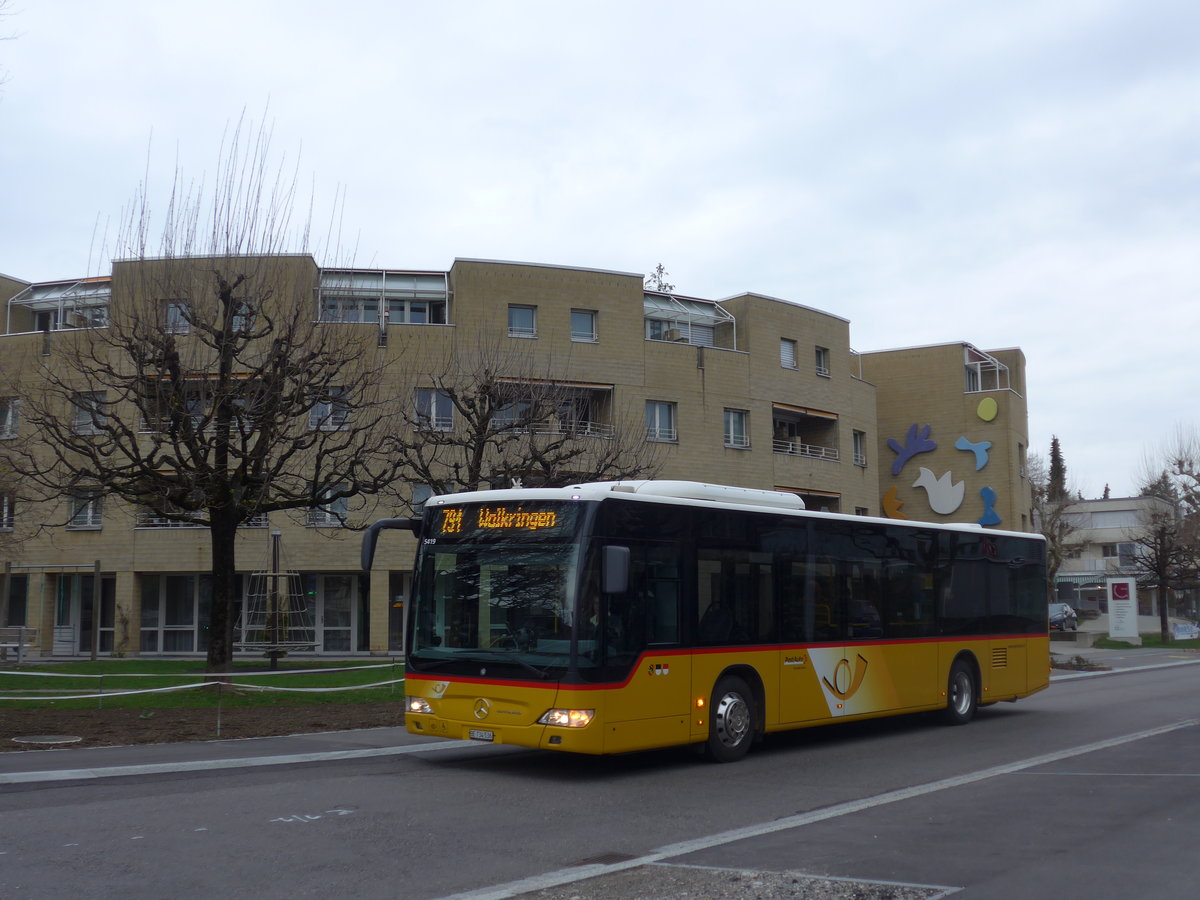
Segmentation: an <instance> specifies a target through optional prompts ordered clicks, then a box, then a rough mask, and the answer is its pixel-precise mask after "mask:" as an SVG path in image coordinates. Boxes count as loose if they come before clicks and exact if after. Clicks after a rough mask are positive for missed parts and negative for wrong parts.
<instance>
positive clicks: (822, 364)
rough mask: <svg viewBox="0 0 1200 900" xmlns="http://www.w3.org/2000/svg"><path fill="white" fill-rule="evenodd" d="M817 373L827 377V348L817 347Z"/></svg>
mask: <svg viewBox="0 0 1200 900" xmlns="http://www.w3.org/2000/svg"><path fill="white" fill-rule="evenodd" d="M817 374H818V375H824V376H825V377H826V378H828V377H829V348H828V347H818V348H817Z"/></svg>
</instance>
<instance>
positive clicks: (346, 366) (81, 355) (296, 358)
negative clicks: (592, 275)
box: [9, 125, 398, 671]
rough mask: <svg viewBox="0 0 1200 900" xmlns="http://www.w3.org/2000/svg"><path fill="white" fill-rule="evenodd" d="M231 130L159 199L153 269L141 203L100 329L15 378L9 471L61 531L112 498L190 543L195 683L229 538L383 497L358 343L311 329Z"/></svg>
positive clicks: (251, 166)
mask: <svg viewBox="0 0 1200 900" xmlns="http://www.w3.org/2000/svg"><path fill="white" fill-rule="evenodd" d="M268 143H269V140H268V136H267V135H266V133H265V132H263V131H262V130H259V131H258V133H257V135H256V136H254V138H253V139H252V140H251V142H250V144H249V146H243V144H242V127H241V126H240V125H239V127H238V129H237V130H236V131H235V132H234V134H233V139H232V141H231V142H230V144H229V147H228V148H227V149H226V150H225V151H224V152H223V154H222V158H221V165H220V167H219V170H218V177H217V180H216V183H215V187H214V189H213V190H212V191H211V193H209V192H206V191H204V190H203V189H197V190H195V191H190V192H183V191H181V190H177V191H176V192H175V193H174V194H173V195H172V198H171V203H170V205H169V207H168V211H167V217H166V223H165V225H164V227H163V231H162V234H161V242H160V244H159V247H158V250H157V252H156V253H154V252H151V250H150V246H149V244H150V241H149V233H150V229H149V227H148V225H149V205H148V203H147V200H146V195H145V192H144V191H143V192H142V193H141V194H140V196H139V198H138V202H136V203H135V205H134V209H133V214H132V216H131V218H130V221H129V227H128V229H127V231H126V233H125V234H124V235H123V236H122V247H121V249H122V250H123V251H125V254H126V258H125V259H124V260H122V261H119V262H116V263H114V266H113V278H112V285H113V294H112V298H111V303H110V308H109V313H108V319H107V322H104V323H96V322H93V323H90V324H91V325H93V326H95V325H100V324H102V325H103V327H87V328H80V329H78V330H74V331H64V332H54V333H52V334H48V335H47V345H46V348H45V352H44V354H43V355H40V356H37V357H35V358H32V359H29V360H26V361H25V364H24V369H25V370H26V372H27V373H29V372H32V374H31V375H30V376H29V377H28V378H27V380H26V392H25V398H24V404H23V407H22V409H23V419H24V424H25V426H26V432H27V434H28V437H27V438H23V439H22V442H21V443H20V444H19V445H16V446H14V447H11V448H10V453H9V462H10V465H11V467H12V469H13V470H14V471H15V472H16V473H17V474H19V475H20V477H21V479H22V483H23V484H24V485H25V486H26V487H27V488H28V489H29V490H31V491H33V492H36V493H37V494H38V495H39V496H40V499H42V500H43V502H50V501H51V500H52V498H54V497H59V496H65V497H68V498H72V499H71V501H70V505H71V508H70V509H68V510H66V511H65V513H63V514H62V515H61V516H60V517H59V519H58V520H57V521H56V522H54V523H51V524H62V523H63V522H64V521H66V520H67V517H70V516H71V515H73V514H75V515H77V514H78V513H79V511H80V510H81V509H84V510H86V509H87V508H88V504H99V503H101V502H102V501H103V499H105V498H107V497H116V498H119V499H120V500H122V501H124V502H126V503H128V504H131V505H132V506H133V507H134V508H135V509H136V510H138V513H139V515H144V516H150V517H154V518H156V519H160V520H168V521H183V522H188V523H192V524H198V525H203V526H206V527H207V528H208V531H209V534H210V536H211V539H212V577H213V591H212V613H211V620H210V623H209V626H210V631H209V640H208V663H207V664H208V667H209V671H222V670H224V669H225V668H226V667H227V666H228V665H229V662H230V660H231V655H232V642H233V624H234V623H233V620H232V609H233V604H234V601H235V599H236V590H237V575H236V573H237V563H236V557H235V546H236V543H235V537H236V534H237V529H238V527H239V526H241V525H244V524H246V523H247V522H249V521H251V520H252V519H254V518H256V517H262V516H264V515H266V514H269V513H272V512H279V511H293V512H296V511H303V510H310V509H314V508H323V509H326V510H331V509H338V508H340V501H342V500H344V499H346V498H361V497H364V496H369V495H373V494H379V493H381V492H384V491H386V490H388V489H389V487H390V486H391V485H392V483H393V481H394V479H395V477H396V474H397V471H398V463H397V461H396V460H395V459H394V458H392V457H391V456H389V454H388V453H386V452H385V450H386V447H387V443H388V441H389V440H390V436H391V434H392V433H393V432H394V430H395V426H396V423H395V422H394V421H393V419H394V412H392V411H391V410H393V409H394V404H389V403H386V402H384V400H383V399H382V398H381V396H380V390H379V385H380V379H381V375H382V372H383V367H384V362H385V360H384V357H383V356H382V352H383V351H382V350H381V349H380V348H379V347H378V343H379V341H378V339H377V335H376V333H375V332H374V330H373V329H355V328H354V327H353V326H344V325H337V324H332V323H320V322H317V321H316V318H317V317H316V310H317V303H316V288H317V285H318V280H319V272H318V270H317V268H316V266H315V265H314V263H313V260H312V258H311V257H310V256H297V255H288V254H287V253H286V252H285V251H287V250H301V249H303V247H304V245H305V243H306V240H307V225H306V224H303V225H302V227H301V228H300V229H299V230H297V231H293V229H292V227H291V209H292V204H293V197H294V190H293V188H294V179H291V180H289V179H288V178H287V177H286V176H282V175H280V174H279V171H280V170H279V169H277V168H275V167H273V166H272V165H270V164H269V162H268V157H269V152H268V150H269V148H268Z"/></svg>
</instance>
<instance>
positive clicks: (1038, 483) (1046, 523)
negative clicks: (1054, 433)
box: [1028, 439, 1078, 602]
mask: <svg viewBox="0 0 1200 900" xmlns="http://www.w3.org/2000/svg"><path fill="white" fill-rule="evenodd" d="M1055 440H1056V441H1057V439H1055ZM1055 446H1057V444H1056V445H1055ZM1028 465H1029V469H1028V471H1029V484H1030V487H1031V488H1032V491H1033V524H1034V528H1036V529H1037V530H1038V531H1039V532H1040V533H1041V534H1042V535H1044V536H1045V538H1046V599H1047V602H1053V601H1054V600H1055V599H1057V595H1056V590H1055V585H1056V582H1057V579H1058V571H1059V569H1061V568H1062V564H1063V560H1065V559H1066V558H1067V552H1068V550H1069V541H1070V538H1071V536H1072V535H1073V534H1074V533H1075V532H1076V531H1077V530H1078V529H1077V527H1076V525H1075V523H1074V522H1073V521H1072V519H1071V516H1070V513H1069V512H1068V510H1069V508H1070V506H1071V504H1072V502H1073V500H1072V497H1071V492H1070V491H1068V490H1067V489H1066V485H1065V481H1053V482H1052V480H1051V477H1050V470H1049V469H1048V468H1047V465H1046V463H1045V461H1044V460H1043V459H1042V457H1041V456H1039V455H1038V454H1036V453H1031V454H1030V455H1029V460H1028ZM1060 465H1061V463H1060ZM1060 471H1063V472H1065V468H1064V469H1061V470H1060ZM1064 477H1065V476H1064Z"/></svg>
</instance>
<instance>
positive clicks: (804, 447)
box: [772, 440, 866, 465]
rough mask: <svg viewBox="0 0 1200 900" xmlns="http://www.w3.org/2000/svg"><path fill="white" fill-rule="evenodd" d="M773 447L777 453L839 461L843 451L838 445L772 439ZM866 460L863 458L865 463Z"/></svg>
mask: <svg viewBox="0 0 1200 900" xmlns="http://www.w3.org/2000/svg"><path fill="white" fill-rule="evenodd" d="M772 449H774V451H775V452H776V453H785V454H787V455H788V456H807V457H808V458H810V459H829V460H832V461H833V462H837V461H838V460H839V459H841V453H840V451H838V449H837V448H836V447H821V446H818V445H817V444H802V443H800V442H799V441H781V440H776V441H772ZM865 464H866V460H865V459H864V460H863V465H865Z"/></svg>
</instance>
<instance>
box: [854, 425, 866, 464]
mask: <svg viewBox="0 0 1200 900" xmlns="http://www.w3.org/2000/svg"><path fill="white" fill-rule="evenodd" d="M854 464H855V465H856V466H865V465H866V464H867V435H866V432H863V431H856V432H854Z"/></svg>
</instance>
